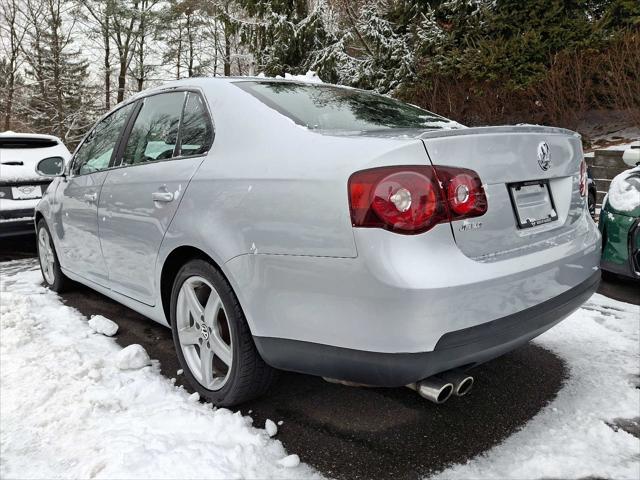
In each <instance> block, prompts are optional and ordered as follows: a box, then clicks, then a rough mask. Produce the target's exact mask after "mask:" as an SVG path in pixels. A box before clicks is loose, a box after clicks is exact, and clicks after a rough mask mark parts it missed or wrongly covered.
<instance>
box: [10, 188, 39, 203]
mask: <svg viewBox="0 0 640 480" xmlns="http://www.w3.org/2000/svg"><path fill="white" fill-rule="evenodd" d="M11 196H12V197H13V199H14V200H28V199H30V198H40V197H42V187H41V186H40V185H21V186H19V187H11Z"/></svg>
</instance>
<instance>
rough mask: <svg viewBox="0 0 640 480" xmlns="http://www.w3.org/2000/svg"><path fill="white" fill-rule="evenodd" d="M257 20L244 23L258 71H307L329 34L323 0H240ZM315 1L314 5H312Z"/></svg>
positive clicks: (245, 9)
mask: <svg viewBox="0 0 640 480" xmlns="http://www.w3.org/2000/svg"><path fill="white" fill-rule="evenodd" d="M236 3H237V4H238V5H239V6H240V7H242V8H243V9H244V11H245V12H246V14H247V15H248V16H250V17H252V18H253V19H255V21H253V22H246V23H244V24H243V25H242V26H241V27H240V32H241V38H242V40H243V41H244V42H245V43H246V44H247V45H248V46H249V50H250V51H251V53H252V54H253V57H254V62H255V67H254V69H255V71H256V72H262V73H265V74H266V75H269V76H275V75H284V74H285V73H304V72H306V70H307V69H308V68H309V67H310V66H311V65H312V64H313V63H314V61H313V54H314V52H316V51H318V50H321V49H322V48H323V47H324V46H325V45H326V41H327V39H328V38H329V37H328V35H327V32H326V30H325V27H324V24H323V16H322V14H321V8H322V6H321V3H323V2H309V1H307V0H236ZM310 3H312V5H310Z"/></svg>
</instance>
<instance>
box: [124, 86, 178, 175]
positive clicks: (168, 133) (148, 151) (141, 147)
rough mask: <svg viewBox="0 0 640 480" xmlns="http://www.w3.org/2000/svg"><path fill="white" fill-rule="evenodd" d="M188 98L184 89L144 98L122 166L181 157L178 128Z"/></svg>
mask: <svg viewBox="0 0 640 480" xmlns="http://www.w3.org/2000/svg"><path fill="white" fill-rule="evenodd" d="M184 100H185V93H184V92H173V93H161V94H159V95H153V96H150V97H146V98H145V99H144V103H143V105H142V108H141V109H140V113H138V117H137V118H136V120H135V122H134V124H133V128H132V129H131V133H130V134H129V138H128V139H127V144H126V147H125V149H124V156H123V159H122V163H121V165H137V164H141V163H147V162H157V161H160V160H169V159H171V158H174V157H176V156H178V151H177V150H178V149H177V142H178V129H179V126H180V116H181V114H182V107H183V104H184Z"/></svg>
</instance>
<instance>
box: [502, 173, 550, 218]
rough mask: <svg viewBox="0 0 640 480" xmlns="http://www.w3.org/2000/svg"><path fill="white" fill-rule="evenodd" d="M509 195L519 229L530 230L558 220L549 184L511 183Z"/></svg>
mask: <svg viewBox="0 0 640 480" xmlns="http://www.w3.org/2000/svg"><path fill="white" fill-rule="evenodd" d="M509 194H510V195H511V201H512V203H513V209H514V211H515V214H516V219H517V220H518V226H519V227H520V228H531V227H536V226H538V225H543V224H545V223H549V222H553V221H554V220H557V219H558V213H557V212H556V208H555V205H554V203H553V197H552V195H551V189H550V188H549V182H548V181H546V180H541V181H535V182H522V183H512V184H511V185H509Z"/></svg>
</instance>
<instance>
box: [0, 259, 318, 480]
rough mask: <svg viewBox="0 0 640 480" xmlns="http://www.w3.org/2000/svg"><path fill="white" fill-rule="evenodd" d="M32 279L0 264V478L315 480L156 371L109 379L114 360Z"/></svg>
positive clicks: (112, 350) (81, 321) (114, 373)
mask: <svg viewBox="0 0 640 480" xmlns="http://www.w3.org/2000/svg"><path fill="white" fill-rule="evenodd" d="M34 268H35V263H34V262H33V261H19V262H11V263H4V264H1V265H0V325H1V330H0V348H1V350H0V364H1V368H0V384H1V389H2V392H1V393H2V394H1V395H0V444H1V446H0V449H1V450H0V478H94V477H95V478H225V479H227V478H301V477H305V478H309V477H319V475H318V474H317V473H315V472H314V471H313V470H312V469H311V468H310V467H307V466H305V465H301V464H300V462H299V460H298V458H297V456H296V455H291V456H288V455H287V453H286V452H285V450H284V448H283V446H282V444H281V443H280V442H279V441H277V440H274V439H272V438H270V435H269V433H267V432H266V431H265V430H262V429H256V428H253V427H252V426H251V419H250V418H249V417H243V416H241V415H240V414H239V413H233V412H231V411H229V410H226V409H217V410H213V409H212V408H211V406H210V405H203V404H201V403H198V402H197V401H194V400H195V399H194V398H190V396H189V394H188V393H187V392H186V391H184V390H182V389H179V388H176V387H175V386H174V385H173V384H172V383H171V382H170V381H169V380H168V379H166V378H165V377H163V376H162V375H161V374H160V372H159V369H158V366H157V364H156V363H154V364H153V365H151V366H142V368H138V369H125V370H122V369H120V368H118V362H119V360H122V359H120V358H119V355H118V354H119V352H121V351H122V349H121V348H120V347H119V346H118V345H117V344H116V343H115V342H114V341H113V340H112V339H109V338H107V337H105V336H103V335H101V334H99V333H94V331H93V329H92V328H91V327H90V326H89V324H88V322H87V319H86V318H85V317H84V316H82V315H81V314H80V313H79V312H77V311H76V310H75V309H72V308H69V307H66V306H64V305H63V304H62V303H61V301H60V299H59V297H57V296H56V295H55V294H53V293H51V292H49V291H48V290H46V289H45V288H43V287H41V286H40V282H41V276H40V272H39V271H38V270H34ZM25 269H27V271H24V270H25ZM21 270H22V271H21ZM144 364H145V363H144V362H142V363H141V364H140V365H144ZM271 433H273V432H271Z"/></svg>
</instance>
